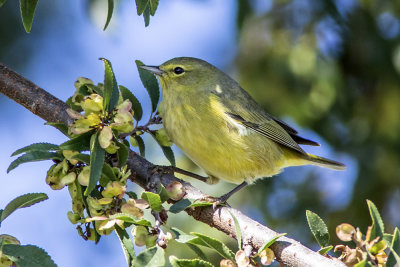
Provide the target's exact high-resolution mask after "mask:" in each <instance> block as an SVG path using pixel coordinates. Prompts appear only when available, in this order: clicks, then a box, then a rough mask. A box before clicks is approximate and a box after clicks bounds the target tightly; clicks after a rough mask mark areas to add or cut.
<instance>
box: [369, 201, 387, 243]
mask: <svg viewBox="0 0 400 267" xmlns="http://www.w3.org/2000/svg"><path fill="white" fill-rule="evenodd" d="M367 204H368V209H369V213H370V215H371V219H372V229H371V240H373V239H374V238H376V237H377V236H379V237H380V238H381V239H382V238H383V233H384V225H383V221H382V218H381V215H380V214H379V211H378V209H377V208H376V206H375V204H374V203H373V202H372V201H371V200H367Z"/></svg>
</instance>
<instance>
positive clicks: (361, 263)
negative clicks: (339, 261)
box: [353, 259, 367, 267]
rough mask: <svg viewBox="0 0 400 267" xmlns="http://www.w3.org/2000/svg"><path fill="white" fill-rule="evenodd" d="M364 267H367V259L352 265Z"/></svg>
mask: <svg viewBox="0 0 400 267" xmlns="http://www.w3.org/2000/svg"><path fill="white" fill-rule="evenodd" d="M365 266H367V259H364V260H362V261H360V262H358V263H356V264H354V266H353V267H365Z"/></svg>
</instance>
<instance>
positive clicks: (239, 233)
mask: <svg viewBox="0 0 400 267" xmlns="http://www.w3.org/2000/svg"><path fill="white" fill-rule="evenodd" d="M229 213H230V214H231V216H232V219H233V222H234V223H235V232H236V240H237V242H238V247H239V250H241V249H242V230H241V229H240V225H239V222H238V220H237V218H236V217H235V215H233V213H232V212H230V211H229Z"/></svg>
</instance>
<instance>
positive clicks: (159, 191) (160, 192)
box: [157, 183, 169, 203]
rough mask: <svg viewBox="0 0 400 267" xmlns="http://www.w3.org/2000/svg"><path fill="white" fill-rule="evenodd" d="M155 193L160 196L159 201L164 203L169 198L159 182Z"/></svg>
mask: <svg viewBox="0 0 400 267" xmlns="http://www.w3.org/2000/svg"><path fill="white" fill-rule="evenodd" d="M157 194H158V195H159V196H160V199H161V203H164V202H165V201H167V200H168V199H169V195H168V192H167V190H166V189H165V187H164V186H163V185H162V184H161V183H158V184H157Z"/></svg>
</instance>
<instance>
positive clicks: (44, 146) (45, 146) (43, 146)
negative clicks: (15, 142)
mask: <svg viewBox="0 0 400 267" xmlns="http://www.w3.org/2000/svg"><path fill="white" fill-rule="evenodd" d="M58 149H59V148H58V145H54V144H50V143H35V144H32V145H29V146H26V147H23V148H20V149H18V150H17V151H15V152H14V153H12V154H11V157H13V156H15V155H18V154H21V153H24V152H31V151H56V150H58Z"/></svg>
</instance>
